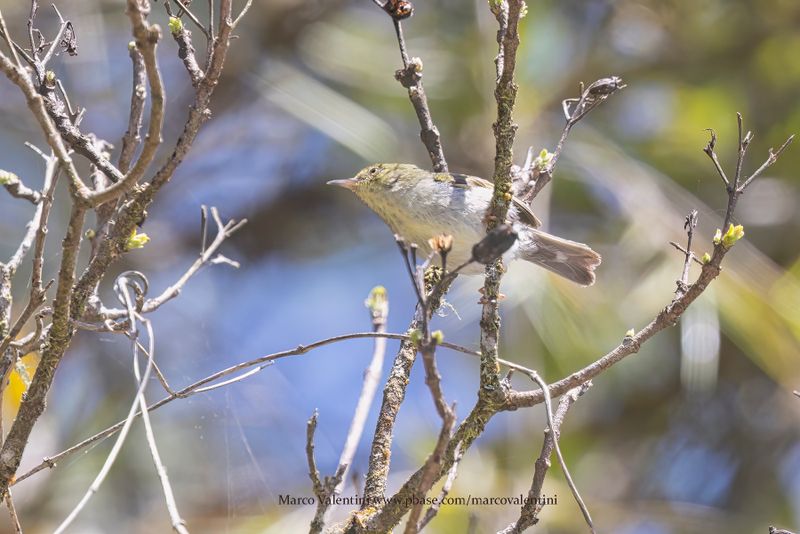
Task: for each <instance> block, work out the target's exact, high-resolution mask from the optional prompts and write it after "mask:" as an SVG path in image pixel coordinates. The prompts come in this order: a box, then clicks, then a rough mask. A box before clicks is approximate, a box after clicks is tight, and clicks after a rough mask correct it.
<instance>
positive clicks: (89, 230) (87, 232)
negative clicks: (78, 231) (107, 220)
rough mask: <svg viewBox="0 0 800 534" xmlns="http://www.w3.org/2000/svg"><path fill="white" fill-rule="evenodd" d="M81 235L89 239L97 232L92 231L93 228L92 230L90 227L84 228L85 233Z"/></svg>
mask: <svg viewBox="0 0 800 534" xmlns="http://www.w3.org/2000/svg"><path fill="white" fill-rule="evenodd" d="M83 235H84V237H86V239H89V240H91V239H94V238H95V235H97V234H96V233H95V231H94V230H92V229H91V228H89V229H88V230H86V233H85V234H83Z"/></svg>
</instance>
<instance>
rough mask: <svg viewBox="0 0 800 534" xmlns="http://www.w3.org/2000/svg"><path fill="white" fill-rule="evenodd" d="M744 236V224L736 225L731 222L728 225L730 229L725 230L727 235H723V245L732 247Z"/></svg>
mask: <svg viewBox="0 0 800 534" xmlns="http://www.w3.org/2000/svg"><path fill="white" fill-rule="evenodd" d="M743 237H744V226H742V225H741V224H737V225H736V226H734V225H733V224H731V225H730V226H729V227H728V231H727V232H725V235H724V236H722V246H723V247H725V248H731V247H732V246H733V245H734V244H735V243H736V242H737V241H739V240H740V239H741V238H743Z"/></svg>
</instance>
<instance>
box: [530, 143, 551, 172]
mask: <svg viewBox="0 0 800 534" xmlns="http://www.w3.org/2000/svg"><path fill="white" fill-rule="evenodd" d="M551 161H553V153H552V152H548V151H547V149H546V148H543V149H542V151H541V152H539V155H538V156H536V159H534V160H533V166H534V167H535V168H537V169H539V171H544V170H545V169H547V167H548V166H550V162H551Z"/></svg>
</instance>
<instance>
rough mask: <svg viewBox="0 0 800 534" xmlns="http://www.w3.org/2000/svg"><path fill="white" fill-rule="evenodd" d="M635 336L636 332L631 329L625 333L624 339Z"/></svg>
mask: <svg viewBox="0 0 800 534" xmlns="http://www.w3.org/2000/svg"><path fill="white" fill-rule="evenodd" d="M635 335H636V331H635V330H634V329H633V328H631V329H629V330H628V331H627V332H625V337H633V336H635Z"/></svg>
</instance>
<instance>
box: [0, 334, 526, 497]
mask: <svg viewBox="0 0 800 534" xmlns="http://www.w3.org/2000/svg"><path fill="white" fill-rule="evenodd" d="M379 337H383V338H386V339H395V340H400V341H403V342H404V343H410V342H411V336H409V335H406V334H394V333H380V332H357V333H353V334H344V335H340V336H334V337H330V338H326V339H323V340H320V341H315V342H314V343H310V344H308V345H298V346H297V347H295V348H294V349H290V350H285V351H281V352H275V353H272V354H268V355H266V356H261V357H258V358H255V359H252V360H248V361H246V362H242V363H238V364H236V365H232V366H230V367H227V368H225V369H222V370H221V371H217V372H215V373H213V374H211V375H208V376H206V377H204V378H202V379H200V380H197V381H196V382H194V383H192V384H190V385H188V386H186V387H184V388H183V389H180V390H178V391H175V392H174V393H172V394H170V395H168V396H166V397H164V398H163V399H161V400H159V401H158V402H155V403H153V404H151V405H150V406H148V409H149V410H150V411H151V412H152V411H154V410H157V409H159V408H161V407H162V406H164V405H166V404H169V403H170V402H172V401H174V400H176V399H182V398H186V397H190V396H192V395H195V394H198V393H203V392H207V391H211V390H212V389H216V388H218V387H220V386H222V385H228V384H232V383H235V382H238V381H240V380H242V379H243V378H246V377H249V376H252V375H253V374H255V373H257V372H258V371H260V370H261V369H263V367H265V366H266V365H269V364H271V363H272V362H274V361H275V360H279V359H281V358H286V357H290V356H300V355H303V354H306V353H307V352H309V351H311V350H314V349H317V348H320V347H323V346H325V345H330V344H331V343H337V342H340V341H346V340H351V339H370V338H372V339H374V338H379ZM440 345H441V346H442V347H444V348H447V349H451V350H454V351H457V352H462V353H464V354H469V355H472V356H480V354H479V353H477V352H475V351H473V350H470V349H467V348H465V347H461V346H459V345H456V344H454V343H448V342H446V341H445V342H443V343H441V344H440ZM506 363H507V364H508V365H511V366H513V367H514V368H515V369H519V370H524V369H525V367H522V366H520V365H517V364H513V363H511V362H506ZM251 367H255V369H250V368H251ZM245 369H250V370H249V371H246V372H245V373H243V374H241V375H237V376H236V377H234V378H233V379H230V380H228V381H225V382H217V381H218V380H220V379H221V378H224V377H226V376H230V375H232V374H234V373H238V372H239V371H243V370H245ZM211 383H214V385H212V386H208V387H206V386H207V384H211ZM137 416H138V413H137ZM123 424H124V421H120V422H118V423H116V424H115V425H112V426H110V427H108V428H106V429H105V430H102V431H100V432H98V433H96V434H94V435H93V436H91V437H89V438H87V439H85V440H83V441H82V442H80V443H77V444H75V445H73V446H72V447H70V448H68V449H66V450H64V451H61V452H60V453H58V454H55V455H53V456H50V457H48V458H45V459H44V461H42V462H41V463H40V464H39V465H37V466H36V467H34V468H32V469H31V470H29V471H28V472H26V473H25V474H23V475H20V476H18V477H16V479H15V480H14V483H13V484H10V485H11V486H13V485H16V484H18V483H20V482H22V481H23V480H25V479H27V478H29V477H31V476H33V475H35V474H36V473H38V472H39V471H42V470H43V469H46V468H52V467H54V466H55V465H56V463H58V462H60V461H62V460H64V459H65V458H68V457H70V456H72V455H73V454H75V453H77V452H79V451H81V450H83V449H85V448H86V447H88V446H90V445H94V444H95V443H97V442H100V441H102V440H104V439H106V438H108V437H109V436H112V435H114V434H116V433H117V432H118V431H119V430H120V429H121V428H122V426H123Z"/></svg>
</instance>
